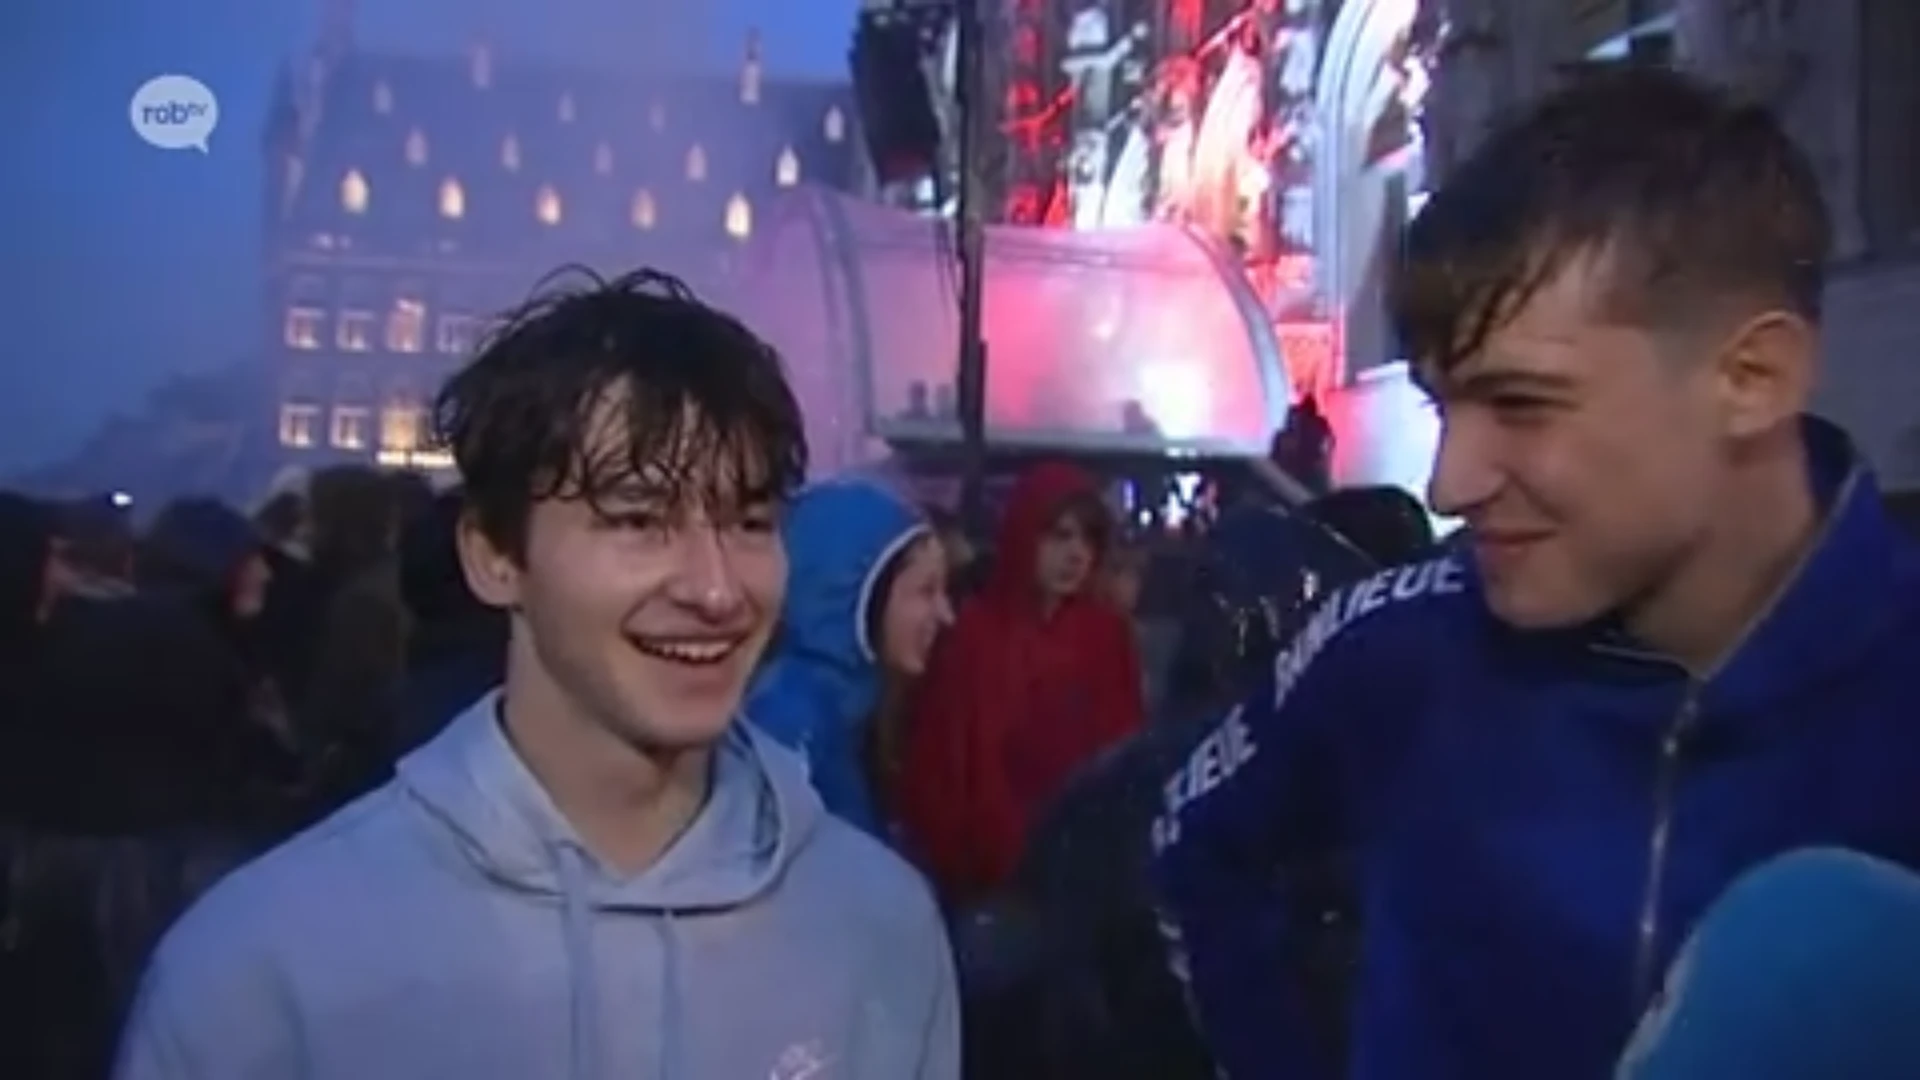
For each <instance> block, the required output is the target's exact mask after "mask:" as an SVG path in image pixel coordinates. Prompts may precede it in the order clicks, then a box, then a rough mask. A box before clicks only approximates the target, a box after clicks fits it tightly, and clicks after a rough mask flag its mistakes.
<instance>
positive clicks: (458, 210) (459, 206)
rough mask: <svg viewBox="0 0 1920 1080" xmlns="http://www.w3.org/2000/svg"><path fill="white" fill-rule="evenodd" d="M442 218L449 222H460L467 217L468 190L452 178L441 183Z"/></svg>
mask: <svg viewBox="0 0 1920 1080" xmlns="http://www.w3.org/2000/svg"><path fill="white" fill-rule="evenodd" d="M440 216H441V217H443V218H446V219H447V220H448V221H459V220H460V219H461V218H463V217H466V216H467V192H466V189H464V188H462V187H461V186H460V181H458V180H455V179H454V178H453V177H451V176H449V177H447V178H446V179H445V180H442V181H440Z"/></svg>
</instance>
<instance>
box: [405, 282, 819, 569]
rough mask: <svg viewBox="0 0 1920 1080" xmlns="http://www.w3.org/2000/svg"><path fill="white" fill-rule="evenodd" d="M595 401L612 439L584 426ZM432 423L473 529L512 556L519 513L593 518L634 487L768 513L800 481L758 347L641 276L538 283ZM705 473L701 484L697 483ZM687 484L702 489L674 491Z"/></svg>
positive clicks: (781, 398)
mask: <svg viewBox="0 0 1920 1080" xmlns="http://www.w3.org/2000/svg"><path fill="white" fill-rule="evenodd" d="M609 394H623V395H625V400H624V402H623V403H622V404H623V411H622V414H621V416H620V418H619V423H618V427H617V430H616V431H615V432H613V434H615V435H617V437H616V438H613V439H607V438H604V436H605V435H607V434H608V432H605V431H596V430H595V427H594V425H595V421H596V417H597V416H598V410H599V409H602V408H604V407H605V403H606V400H607V395H609ZM434 426H435V430H436V434H437V435H438V436H439V438H440V439H441V440H442V442H443V443H444V444H445V445H446V446H447V447H448V448H449V449H450V450H451V451H452V453H453V458H454V461H455V463H456V464H458V466H459V469H460V476H461V479H462V482H463V484H464V489H465V492H466V498H467V506H468V508H469V509H470V511H471V512H472V513H473V514H474V516H475V518H476V521H477V523H478V525H479V527H480V529H481V530H482V531H483V532H484V533H485V534H486V536H487V538H488V539H489V540H490V541H492V542H493V543H494V544H495V545H496V546H497V547H499V548H500V550H502V551H503V552H506V553H508V554H510V555H513V556H516V557H517V556H519V555H521V554H524V549H525V541H526V535H525V530H526V519H527V513H528V511H529V509H530V508H531V507H532V505H533V504H534V503H535V502H539V501H543V500H546V499H554V498H564V499H583V500H586V501H587V502H588V503H590V504H592V505H594V506H596V508H597V507H598V506H599V504H600V501H601V500H602V499H604V498H606V497H607V496H609V495H611V494H612V493H613V492H615V491H616V490H618V489H619V488H620V487H621V486H623V485H626V484H630V483H632V482H633V481H634V480H636V479H642V480H644V482H645V483H647V485H648V486H650V487H651V486H653V485H654V483H655V481H656V480H657V481H658V482H659V483H662V484H665V485H667V489H668V490H667V492H666V494H667V496H668V497H669V498H671V499H672V500H674V501H675V502H676V503H678V502H681V501H684V500H688V499H704V500H709V501H717V500H719V499H722V498H725V499H728V500H732V501H737V502H740V503H753V502H759V501H764V500H784V499H785V498H786V497H787V496H789V495H790V494H791V493H792V492H793V489H794V488H796V487H798V486H799V484H800V482H801V481H802V480H803V479H804V478H805V476H806V470H807V444H806V434H805V431H804V428H803V427H802V424H801V418H800V406H799V404H798V402H797V401H795V399H794V396H793V391H792V390H791V389H790V388H789V387H788V385H787V381H786V377H785V375H784V374H783V373H782V371H781V364H780V358H779V356H778V355H777V354H776V353H775V352H774V350H773V348H772V347H771V346H769V345H768V344H767V343H766V342H764V341H762V340H761V339H760V338H759V337H757V336H755V335H754V333H753V332H752V331H750V330H748V329H747V328H746V326H744V325H742V324H741V322H740V321H739V320H738V319H735V318H734V317H733V316H731V315H728V314H726V313H725V312H722V311H719V310H717V309H715V308H712V307H709V306H707V305H706V304H704V303H702V302H701V301H700V300H698V299H697V298H696V297H695V296H694V294H693V292H692V290H690V289H688V288H687V286H686V285H685V284H684V283H682V282H681V281H680V280H679V279H678V278H675V277H672V276H671V275H668V274H663V273H660V272H659V271H656V270H637V271H634V272H632V273H629V274H626V275H624V276H621V277H617V278H614V279H613V280H610V281H609V280H606V279H604V278H602V277H600V276H599V275H597V274H595V273H594V272H592V271H591V270H587V269H585V268H581V267H568V268H565V269H563V270H561V271H559V272H558V273H556V274H554V275H551V276H549V277H548V278H547V279H546V280H545V281H544V282H543V283H542V286H541V287H540V288H538V289H536V292H535V295H534V298H533V299H532V300H530V301H529V302H528V303H527V304H525V305H524V306H522V307H521V308H519V309H518V310H516V311H514V312H511V313H510V314H508V315H507V316H505V317H504V318H503V320H502V321H501V322H500V324H499V325H498V326H497V327H496V328H495V329H494V330H493V331H492V332H491V333H489V335H488V336H487V339H486V341H485V342H484V343H483V344H482V345H481V348H480V350H479V352H478V354H477V355H476V356H475V357H474V359H473V361H472V362H471V363H470V364H468V365H467V366H466V367H465V368H464V369H462V370H461V371H460V372H458V373H457V374H455V375H454V376H453V378H451V379H450V380H448V382H447V384H446V386H445V387H444V388H443V389H442V390H441V392H440V396H439V399H438V400H437V401H436V403H435V408H434ZM708 463H712V464H716V465H718V466H719V467H718V468H717V469H715V475H713V476H701V475H700V473H701V472H702V471H703V469H702V467H703V466H704V465H706V464H708ZM696 482H698V483H704V484H706V485H707V486H708V490H701V491H692V490H687V489H686V485H688V484H691V483H696Z"/></svg>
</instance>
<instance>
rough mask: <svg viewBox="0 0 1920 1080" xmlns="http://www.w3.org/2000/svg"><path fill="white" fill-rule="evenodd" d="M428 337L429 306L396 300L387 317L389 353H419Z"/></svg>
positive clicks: (417, 302)
mask: <svg viewBox="0 0 1920 1080" xmlns="http://www.w3.org/2000/svg"><path fill="white" fill-rule="evenodd" d="M426 336H427V305H425V304H423V303H421V302H420V301H418V300H396V301H394V302H393V311H392V312H391V313H389V314H388V315H387V351H389V352H406V353H412V352H419V351H420V346H421V343H422V342H423V341H424V340H425V339H426Z"/></svg>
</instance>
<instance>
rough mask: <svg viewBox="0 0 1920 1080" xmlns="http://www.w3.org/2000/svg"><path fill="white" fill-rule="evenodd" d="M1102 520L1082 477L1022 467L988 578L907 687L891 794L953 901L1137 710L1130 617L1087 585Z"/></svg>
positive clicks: (1011, 846) (999, 873)
mask: <svg viewBox="0 0 1920 1080" xmlns="http://www.w3.org/2000/svg"><path fill="white" fill-rule="evenodd" d="M1110 532H1111V520H1110V517H1109V515H1108V513H1107V510H1106V507H1105V505H1104V504H1103V503H1102V502H1101V501H1100V497H1099V492H1098V488H1097V487H1096V485H1095V482H1094V480H1093V478H1092V477H1091V476H1089V475H1087V474H1086V473H1084V472H1081V471H1080V470H1079V469H1076V468H1074V467H1072V466H1070V465H1066V464H1064V463H1048V464H1043V465H1039V466H1036V467H1035V468H1033V469H1031V470H1030V471H1028V472H1027V473H1026V474H1025V475H1023V476H1022V477H1021V478H1020V481H1019V483H1018V484H1017V485H1016V486H1015V488H1014V491H1013V496H1012V499H1011V500H1010V502H1009V504H1008V507H1007V512H1006V516H1005V518H1004V519H1003V520H1002V521H1001V525H1000V535H999V543H998V545H997V547H996V549H995V552H994V563H993V568H992V572H991V575H990V576H989V578H988V580H987V583H986V587H985V588H984V589H983V590H982V591H981V593H980V594H979V595H977V596H975V597H973V598H972V599H971V600H969V601H968V602H967V603H966V605H965V606H964V607H963V608H962V609H961V611H960V614H959V618H958V620H957V621H956V622H955V624H954V626H953V629H952V630H951V631H949V633H948V634H947V636H946V638H945V639H944V640H943V641H942V643H941V645H940V647H939V648H938V649H937V650H936V652H935V654H934V657H933V661H932V665H931V667H930V669H929V671H928V673H927V676H926V678H925V679H924V680H923V681H922V683H921V685H920V687H919V688H918V690H917V693H916V695H915V702H914V707H913V713H912V717H911V720H910V725H909V729H908V732H907V735H906V748H905V755H904V761H903V762H902V767H901V772H900V774H899V776H898V777H897V790H896V795H895V799H896V805H897V806H898V807H899V812H900V816H901V821H902V828H903V830H904V832H905V834H906V835H905V839H906V842H907V847H908V849H909V850H910V851H911V852H912V853H913V854H914V855H915V856H917V857H918V858H919V860H920V861H921V863H922V865H923V867H924V868H925V869H926V871H927V873H928V874H929V875H930V876H931V877H932V878H933V880H934V883H935V885H936V886H937V887H938V889H939V891H940V894H941V898H942V899H943V900H945V901H946V902H948V903H949V904H964V903H967V902H969V901H972V900H976V899H979V898H980V897H981V896H982V895H983V894H985V893H987V892H988V891H990V890H992V889H993V888H995V887H996V886H997V885H999V884H1000V883H1001V882H1002V881H1003V880H1004V879H1005V878H1006V877H1007V876H1008V875H1009V874H1010V873H1011V872H1012V869H1013V866H1014V864H1015V862H1016V861H1017V860H1018V859H1019V856H1020V852H1021V849H1022V846H1023V845H1024V843H1025V841H1026V835H1027V830H1028V827H1029V826H1030V825H1031V824H1032V823H1033V822H1034V821H1035V820H1037V819H1038V817H1039V816H1040V815H1041V814H1042V813H1044V812H1045V810H1046V809H1047V806H1048V805H1049V804H1050V803H1051V802H1052V801H1053V799H1054V797H1055V796H1056V795H1058V794H1059V792H1060V790H1061V788H1062V787H1063V786H1064V785H1065V783H1066V781H1067V778H1068V776H1069V775H1070V774H1072V773H1073V772H1074V770H1075V769H1077V768H1078V767H1079V766H1080V765H1081V764H1083V763H1084V762H1086V761H1087V760H1088V759H1089V758H1091V757H1093V756H1094V755H1095V754H1097V753H1099V752H1100V751H1101V750H1103V749H1105V748H1106V747H1108V746H1110V745H1112V744H1113V743H1116V742H1118V741H1120V740H1121V739H1123V738H1125V737H1126V736H1128V735H1130V734H1132V733H1133V732H1134V731H1135V730H1137V729H1138V728H1139V727H1140V725H1141V723H1142V718H1143V713H1144V711H1145V703H1144V701H1143V700H1142V698H1143V691H1142V685H1141V676H1140V659H1139V654H1138V652H1137V649H1136V647H1135V643H1134V635H1133V629H1132V626H1131V624H1130V623H1129V621H1128V619H1127V617H1126V616H1125V615H1124V614H1122V613H1121V612H1120V611H1119V610H1118V609H1116V608H1115V607H1113V606H1112V604H1111V603H1110V602H1108V601H1107V600H1106V598H1105V597H1104V595H1103V593H1102V590H1101V589H1100V588H1099V586H1098V574H1097V571H1098V569H1099V565H1100V560H1101V556H1102V554H1103V553H1104V552H1105V550H1106V546H1107V541H1108V537H1109V534H1110Z"/></svg>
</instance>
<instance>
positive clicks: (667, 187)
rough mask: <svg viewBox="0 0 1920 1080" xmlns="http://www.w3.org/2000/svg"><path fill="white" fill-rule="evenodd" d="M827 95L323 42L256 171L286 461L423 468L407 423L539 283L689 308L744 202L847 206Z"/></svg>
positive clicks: (854, 182)
mask: <svg viewBox="0 0 1920 1080" xmlns="http://www.w3.org/2000/svg"><path fill="white" fill-rule="evenodd" d="M852 122H853V105H852V101H851V94H850V91H848V90H847V89H846V88H844V87H842V86H839V85H834V84H828V83H807V82H793V81H783V80H778V79H774V78H770V77H766V76H764V75H763V72H762V70H761V62H760V56H759V43H758V41H757V40H753V41H749V43H748V45H747V54H746V57H745V59H744V62H743V64H742V66H741V69H740V70H739V71H738V72H737V73H735V74H731V75H726V76H718V77H710V78H702V77H684V76H682V77H674V78H657V79H626V78H619V77H615V76H608V75H603V74H599V73H594V72H588V71H576V70H567V69H563V68H558V67H541V66H538V65H535V64H529V63H520V62H517V61H516V60H515V58H514V57H513V55H512V54H511V53H508V52H496V51H495V50H493V49H492V48H489V47H485V46H480V47H476V48H474V49H473V50H471V52H470V53H469V54H468V55H466V56H456V57H438V58H426V57H415V56H404V55H384V54H377V53H371V52H366V51H362V50H360V49H357V48H355V47H354V46H353V44H352V42H351V40H350V38H349V37H348V36H347V35H345V34H343V33H334V34H332V35H330V36H329V39H328V40H327V41H326V42H324V43H323V45H322V46H321V47H320V48H319V49H317V50H316V51H315V52H314V53H313V55H312V56H311V57H309V58H306V59H305V60H303V62H302V63H300V64H297V65H295V66H294V68H292V69H290V70H289V71H288V72H287V73H286V74H285V76H284V77H283V79H282V81H281V84H280V85H279V87H278V88H277V101H276V106H275V109H274V112H273V119H272V120H271V122H270V124H269V130H268V132H267V137H266V147H265V152H266V154H267V155H268V159H269V161H268V163H269V168H268V170H267V172H268V177H269V179H268V190H267V191H266V193H265V200H264V212H265V214H266V218H267V227H266V236H267V250H266V254H265V261H266V266H265V279H266V299H265V302H266V304H267V305H268V309H269V310H268V313H267V314H268V318H267V319H266V323H267V325H268V326H269V328H270V334H271V339H270V342H269V347H268V348H269V356H270V358H271V365H272V368H273V369H274V376H275V377H274V378H273V379H272V380H271V384H272V385H273V387H274V389H275V402H274V405H273V407H274V408H276V409H277V411H278V419H277V423H276V425H275V429H276V431H277V434H278V439H277V441H278V444H279V446H280V447H281V448H282V453H283V455H284V457H285V458H286V459H288V461H289V462H290V463H291V462H300V463H307V464H319V463H324V462H332V461H342V460H369V461H377V462H379V463H380V464H383V465H390V466H400V467H416V468H436V467H443V466H444V465H445V464H446V461H445V459H444V457H443V456H442V455H440V454H438V453H437V452H436V451H435V450H433V449H432V448H431V447H430V446H429V445H428V440H427V434H428V433H427V426H426V409H427V405H428V403H429V402H430V400H431V398H432V395H433V393H434V391H435V389H436V388H437V387H438V385H439V383H440V382H441V381H442V380H443V379H444V378H445V376H446V375H447V374H448V373H449V372H450V371H451V370H452V369H453V368H454V367H455V366H456V365H457V364H459V363H460V362H461V361H462V360H463V359H464V358H466V357H467V356H468V355H469V354H470V352H471V350H472V349H473V347H474V345H475V342H476V340H478V338H479V337H480V336H481V335H482V334H483V333H484V330H485V326H486V324H487V321H488V320H489V318H490V317H491V316H492V315H493V314H495V313H497V312H499V311H502V310H504V309H506V308H509V307H511V306H513V305H514V304H516V303H518V302H520V301H522V300H524V299H525V298H526V297H527V296H528V294H529V292H530V291H531V290H532V289H533V287H534V286H535V285H536V284H537V283H538V282H539V281H540V280H541V279H542V278H543V277H544V276H546V275H547V274H549V273H550V272H552V271H553V270H555V269H556V268H558V267H561V266H564V265H568V264H580V265H585V266H589V267H592V268H594V269H595V270H597V271H601V272H607V273H613V272H619V271H622V270H625V269H630V268H633V267H636V266H640V265H652V266H657V267H660V268H662V269H666V270H669V271H672V272H674V273H676V274H679V275H680V276H682V277H685V278H686V279H688V280H689V281H690V282H692V283H693V284H694V285H695V287H696V289H698V288H699V287H700V285H701V283H702V282H712V281H715V280H717V279H719V278H720V277H722V276H724V275H725V274H726V273H727V272H728V271H729V270H730V268H731V267H730V260H732V259H733V258H734V257H735V256H736V254H737V253H738V252H740V251H741V250H742V247H743V245H744V243H745V242H746V241H747V240H748V239H749V238H750V237H751V236H752V234H753V232H754V228H755V213H756V210H757V209H758V208H759V207H760V205H761V203H762V201H763V200H770V199H772V197H773V196H775V195H776V194H777V193H778V192H779V190H780V189H782V188H790V187H794V186H796V185H800V184H813V185H822V186H826V187H830V188H837V189H841V190H859V189H861V188H862V187H863V186H864V183H865V180H864V177H865V172H866V170H865V166H864V159H863V155H862V154H861V152H860V151H859V150H858V146H859V140H858V139H857V138H856V136H855V132H854V131H853V130H852Z"/></svg>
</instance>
